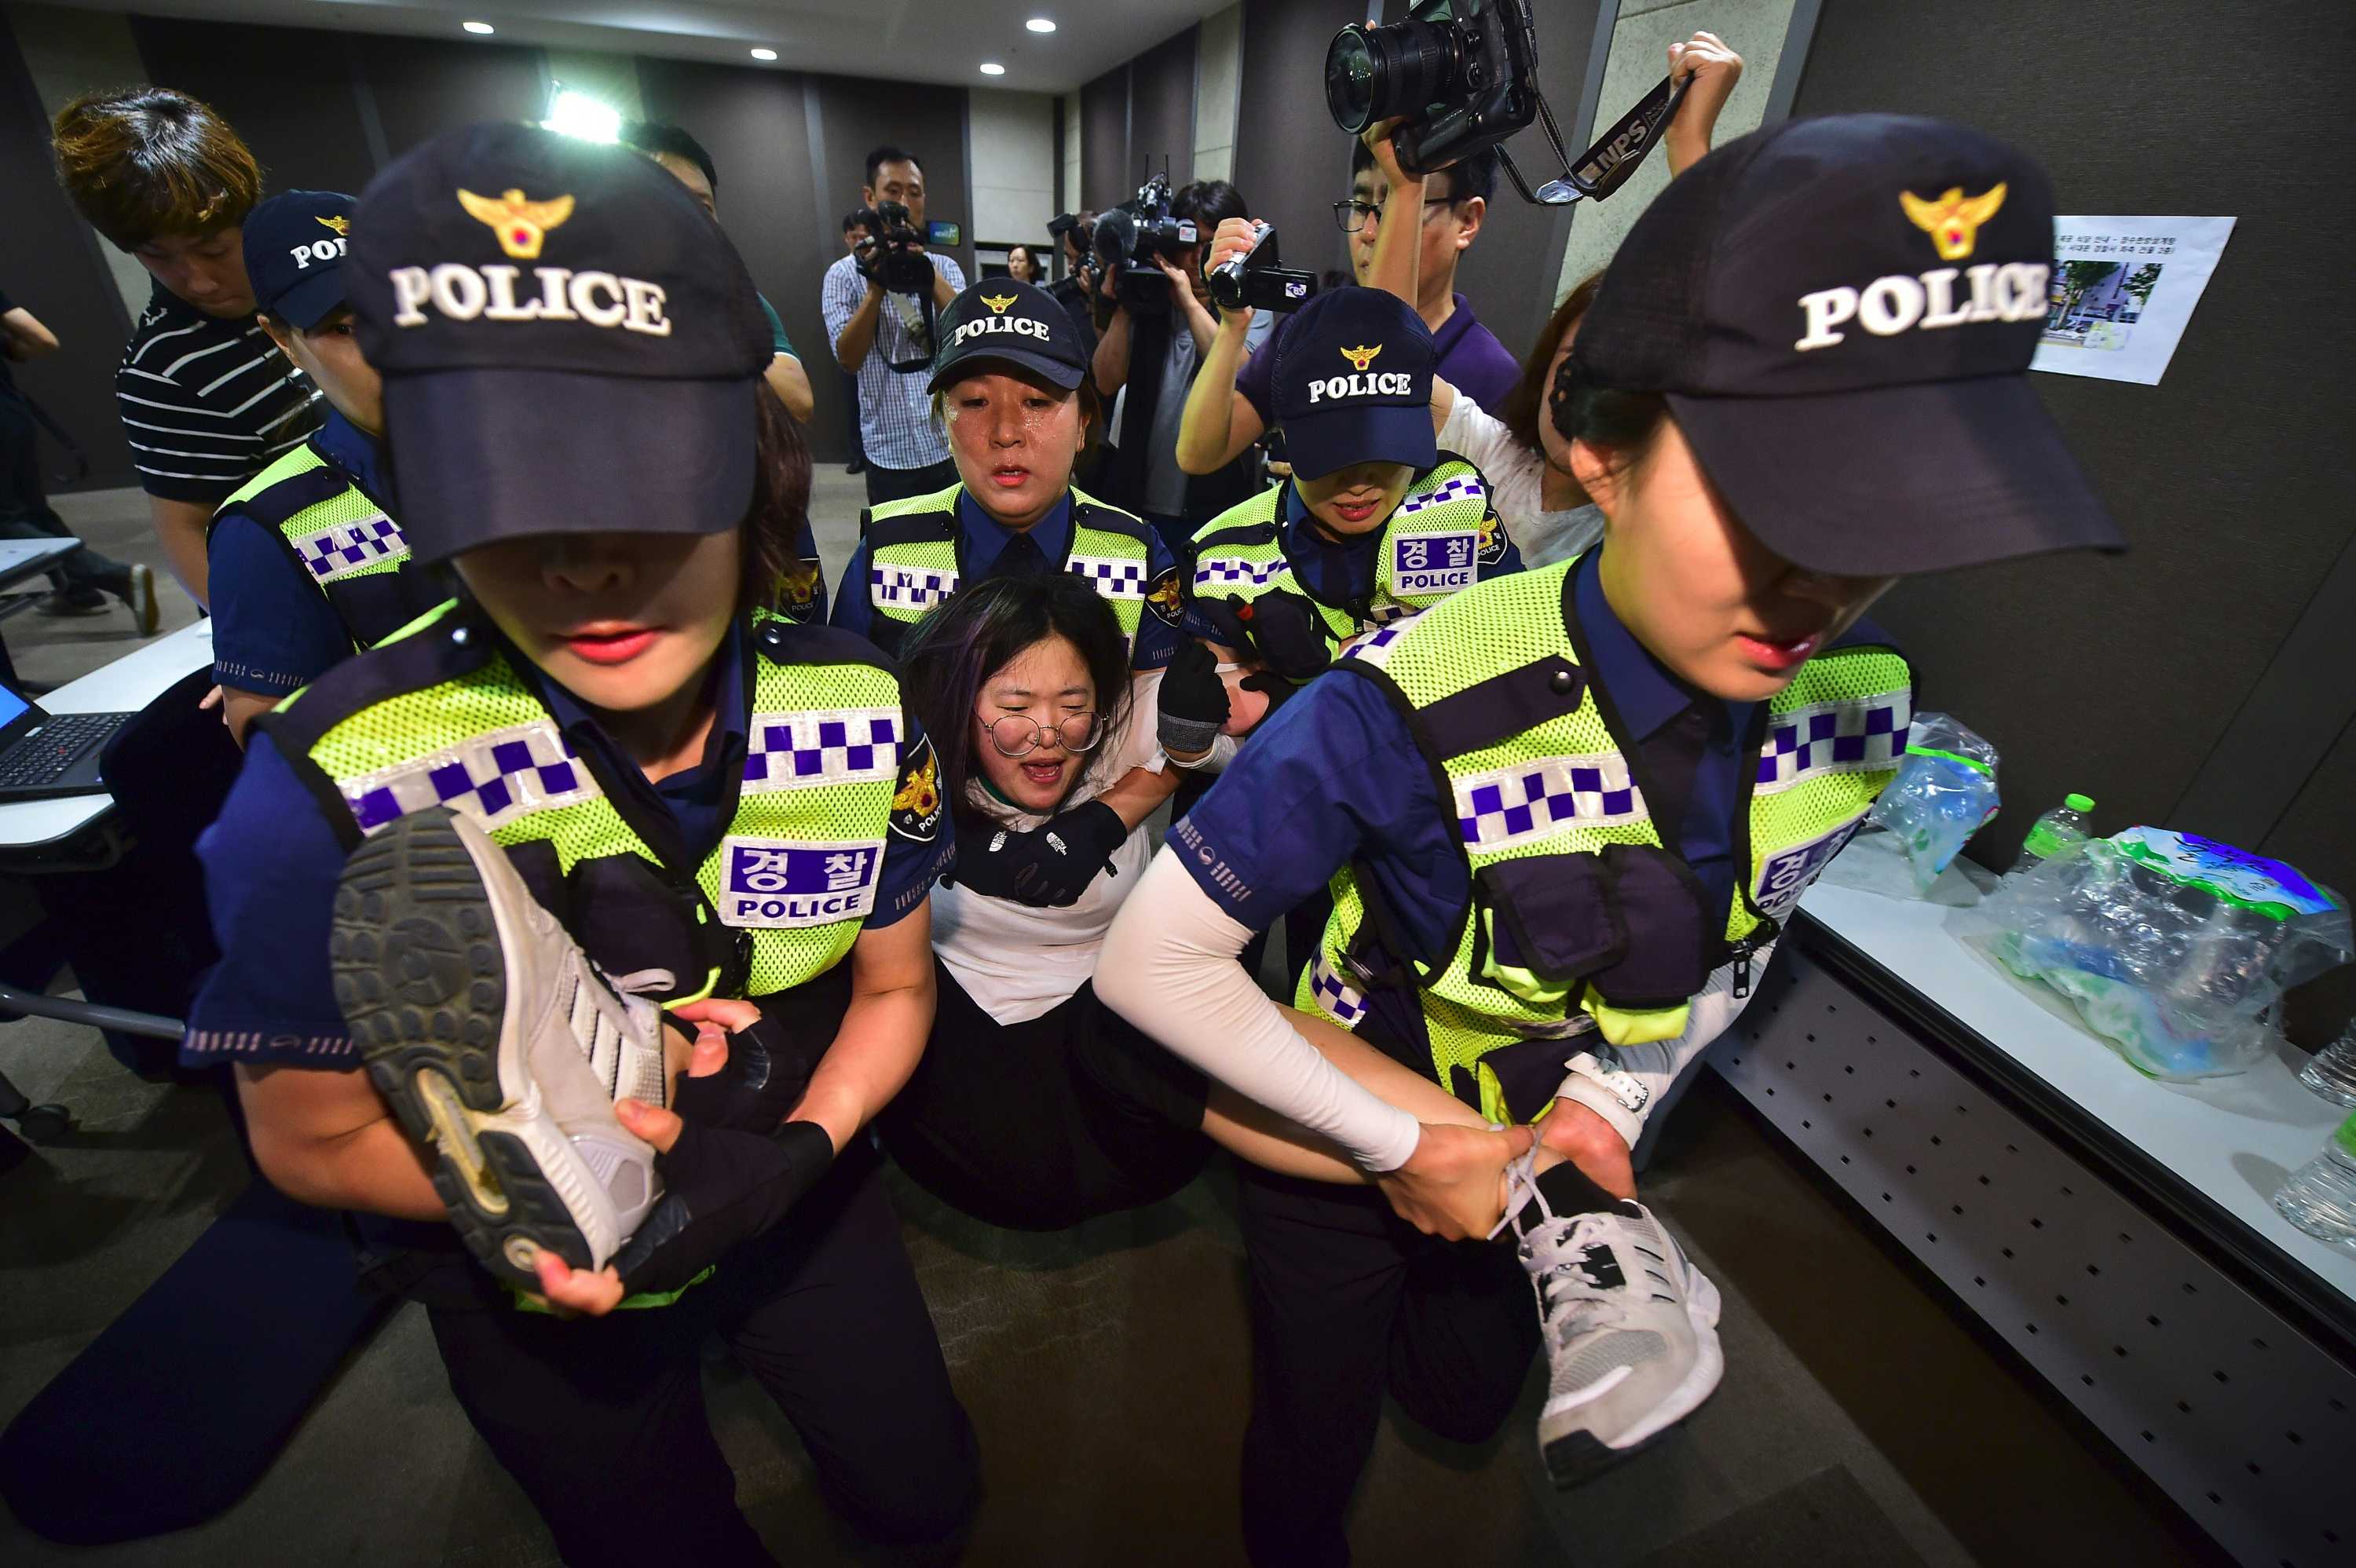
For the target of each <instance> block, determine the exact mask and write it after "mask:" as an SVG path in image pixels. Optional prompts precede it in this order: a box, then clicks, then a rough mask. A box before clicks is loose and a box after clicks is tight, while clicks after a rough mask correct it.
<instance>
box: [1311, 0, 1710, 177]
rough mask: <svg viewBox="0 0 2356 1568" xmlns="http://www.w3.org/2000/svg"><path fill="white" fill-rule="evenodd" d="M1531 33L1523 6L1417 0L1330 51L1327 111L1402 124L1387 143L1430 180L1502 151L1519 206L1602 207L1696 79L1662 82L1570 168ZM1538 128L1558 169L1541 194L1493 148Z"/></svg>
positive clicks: (1350, 125) (1358, 26)
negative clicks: (1586, 202) (1396, 17)
mask: <svg viewBox="0 0 2356 1568" xmlns="http://www.w3.org/2000/svg"><path fill="white" fill-rule="evenodd" d="M1537 58H1538V42H1537V27H1536V25H1535V24H1534V22H1533V21H1532V19H1531V12H1530V6H1529V4H1528V0H1422V4H1420V5H1417V6H1416V7H1415V8H1414V9H1413V10H1411V11H1409V12H1408V15H1407V16H1406V18H1405V19H1404V20H1401V21H1398V22H1390V23H1387V24H1385V25H1383V26H1381V27H1368V26H1366V25H1365V24H1363V23H1355V22H1354V23H1352V24H1351V25H1350V26H1348V27H1344V28H1343V29H1342V30H1341V31H1340V32H1338V33H1336V34H1334V35H1333V43H1331V44H1330V45H1328V46H1327V47H1326V50H1325V106H1326V107H1327V108H1328V109H1329V110H1331V111H1332V112H1333V123H1335V124H1337V125H1339V126H1341V127H1342V129H1343V130H1344V131H1348V132H1350V133H1354V134H1355V133H1358V132H1361V131H1364V130H1365V128H1366V127H1367V126H1369V125H1372V124H1375V123H1377V122H1380V121H1384V120H1390V119H1397V118H1404V119H1405V120H1406V121H1407V122H1408V123H1406V124H1404V125H1401V126H1400V127H1399V128H1398V132H1397V133H1395V135H1394V136H1393V138H1392V143H1391V144H1392V147H1393V149H1394V150H1395V151H1396V152H1397V153H1398V161H1399V167H1401V168H1403V169H1405V170H1407V171H1408V173H1409V174H1417V175H1428V174H1436V173H1438V172H1439V171H1440V170H1441V169H1443V168H1446V167H1447V166H1448V165H1451V164H1453V163H1460V162H1462V160H1464V159H1465V158H1468V157H1471V156H1472V155H1473V154H1475V153H1478V152H1481V151H1483V149H1485V148H1489V147H1497V162H1498V164H1499V165H1501V166H1502V167H1503V168H1504V169H1505V174H1506V176H1507V177H1509V178H1510V179H1512V181H1513V182H1514V188H1515V190H1518V191H1519V192H1521V194H1522V199H1523V200H1524V201H1527V202H1533V203H1536V204H1537V205H1540V206H1546V207H1562V206H1568V205H1569V203H1571V202H1574V201H1578V200H1580V199H1581V198H1582V197H1583V198H1586V199H1590V200H1594V201H1601V200H1602V199H1603V198H1604V197H1608V196H1610V195H1611V194H1612V192H1613V191H1616V190H1618V189H1619V188H1620V187H1622V185H1624V184H1626V183H1627V179H1628V176H1630V175H1632V174H1633V173H1634V172H1635V168H1636V165H1637V164H1638V163H1640V162H1642V161H1643V159H1644V155H1645V154H1646V153H1648V152H1650V151H1651V150H1652V146H1653V144H1654V143H1655V141H1657V140H1658V139H1659V136H1660V133H1661V128H1662V127H1663V126H1665V125H1666V124H1667V123H1669V120H1670V117H1671V116H1673V115H1675V114H1676V112H1677V105H1678V103H1679V102H1680V101H1683V100H1684V97H1685V91H1686V87H1687V83H1689V82H1690V81H1691V80H1692V78H1690V77H1688V78H1687V80H1686V81H1684V82H1679V83H1677V84H1676V86H1675V87H1672V86H1671V85H1670V83H1669V82H1667V81H1665V80H1664V81H1663V82H1662V83H1661V84H1660V86H1658V87H1656V88H1655V89H1654V90H1653V91H1651V92H1650V93H1648V94H1646V95H1645V97H1644V101H1643V102H1641V103H1639V104H1637V105H1636V107H1635V109H1634V110H1633V111H1632V112H1630V113H1629V114H1627V115H1626V116H1625V117H1623V118H1622V120H1621V121H1620V122H1619V123H1616V124H1614V125H1613V126H1612V127H1611V128H1610V129H1609V130H1607V131H1605V132H1604V133H1603V134H1602V135H1601V136H1600V137H1598V138H1597V140H1596V143H1595V145H1594V146H1592V147H1590V148H1589V149H1588V150H1587V152H1586V153H1585V154H1583V155H1581V156H1580V161H1579V164H1578V165H1577V167H1576V169H1574V167H1573V165H1572V163H1571V159H1570V155H1569V153H1568V152H1566V151H1565V150H1564V148H1563V143H1562V133H1561V131H1560V130H1558V128H1557V127H1556V125H1555V121H1554V112H1553V111H1552V110H1551V109H1549V108H1547V101H1546V96H1545V94H1544V93H1542V92H1540V91H1538V80H1537ZM1532 120H1537V122H1539V123H1540V124H1542V125H1543V126H1544V127H1545V130H1546V136H1547V142H1548V144H1551V145H1552V147H1553V149H1554V155H1555V156H1556V158H1557V159H1558V160H1559V161H1560V162H1561V164H1562V175H1561V176H1560V177H1559V178H1556V179H1550V180H1548V181H1547V182H1546V183H1545V184H1544V185H1542V186H1540V187H1538V188H1537V190H1536V191H1533V190H1531V189H1530V187H1529V182H1528V181H1526V180H1525V179H1524V178H1523V177H1522V171H1521V170H1520V169H1518V168H1516V167H1515V166H1514V160H1513V156H1512V155H1511V154H1509V153H1507V152H1506V151H1505V149H1504V148H1503V147H1502V146H1498V144H1500V143H1502V142H1504V141H1505V139H1506V138H1507V137H1509V136H1511V135H1513V134H1514V133H1515V132H1517V131H1520V130H1522V129H1523V128H1524V127H1526V126H1527V125H1528V124H1529V123H1530V122H1531V121H1532Z"/></svg>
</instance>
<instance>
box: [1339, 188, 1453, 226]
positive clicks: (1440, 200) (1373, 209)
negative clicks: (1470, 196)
mask: <svg viewBox="0 0 2356 1568" xmlns="http://www.w3.org/2000/svg"><path fill="white" fill-rule="evenodd" d="M1455 199H1456V198H1455V197H1452V196H1427V197H1424V198H1423V205H1424V208H1425V209H1426V210H1425V212H1424V214H1423V216H1424V217H1426V218H1429V217H1430V216H1431V213H1430V208H1435V207H1446V206H1447V205H1449V204H1450V203H1451V202H1452V201H1454V200H1455ZM1382 220H1383V209H1382V208H1379V207H1377V206H1376V205H1375V204H1374V203H1373V202H1371V201H1355V200H1353V201H1337V202H1335V203H1334V204H1333V221H1334V223H1335V224H1336V225H1337V226H1339V227H1340V229H1341V230H1342V232H1343V233H1344V234H1355V233H1356V232H1358V230H1360V229H1364V228H1365V226H1366V225H1367V224H1369V223H1380V222H1381V221H1382Z"/></svg>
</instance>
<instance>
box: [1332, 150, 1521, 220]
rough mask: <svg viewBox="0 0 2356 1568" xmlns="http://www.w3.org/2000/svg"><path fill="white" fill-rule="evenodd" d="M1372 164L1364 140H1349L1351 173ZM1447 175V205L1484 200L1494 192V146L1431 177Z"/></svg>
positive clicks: (1356, 174) (1495, 153) (1495, 152)
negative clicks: (1475, 199) (1476, 199)
mask: <svg viewBox="0 0 2356 1568" xmlns="http://www.w3.org/2000/svg"><path fill="white" fill-rule="evenodd" d="M1374 166H1375V150H1374V149H1373V148H1372V147H1369V146H1367V145H1366V144H1365V142H1364V141H1360V140H1356V139H1353V140H1352V141H1351V143H1350V177H1351V178H1352V179H1356V178H1357V177H1358V176H1359V175H1360V174H1361V173H1362V172H1364V171H1365V170H1367V169H1371V168H1373V167H1374ZM1441 175H1445V176H1448V205H1449V206H1451V207H1461V206H1462V205H1463V204H1464V203H1465V202H1468V201H1470V200H1472V198H1473V197H1476V196H1477V197H1480V198H1481V199H1482V200H1483V201H1486V200H1488V199H1489V198H1490V197H1493V196H1494V195H1496V194H1497V149H1496V148H1494V147H1483V148H1482V149H1481V150H1480V151H1479V152H1477V153H1475V154H1473V155H1472V156H1471V157H1469V158H1465V159H1463V160H1462V161H1461V162H1458V163H1453V164H1451V165H1448V166H1447V167H1446V168H1444V169H1441V170H1440V171H1439V172H1438V173H1437V174H1434V175H1433V176H1430V177H1432V178H1433V179H1438V178H1439V177H1440V176H1441Z"/></svg>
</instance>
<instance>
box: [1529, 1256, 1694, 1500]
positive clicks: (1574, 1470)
mask: <svg viewBox="0 0 2356 1568" xmlns="http://www.w3.org/2000/svg"><path fill="white" fill-rule="evenodd" d="M1687 1281H1688V1288H1687V1295H1686V1316H1687V1319H1688V1320H1689V1321H1690V1322H1691V1323H1692V1324H1693V1328H1694V1350H1695V1354H1694V1364H1693V1366H1692V1368H1691V1369H1690V1370H1689V1371H1687V1373H1686V1375H1685V1379H1684V1381H1681V1382H1679V1383H1678V1384H1677V1386H1676V1388H1674V1389H1672V1390H1671V1391H1670V1392H1669V1397H1668V1398H1666V1399H1665V1400H1663V1401H1662V1402H1661V1403H1659V1404H1658V1405H1656V1406H1655V1407H1654V1409H1653V1413H1651V1414H1650V1415H1648V1416H1646V1417H1645V1418H1644V1420H1643V1421H1641V1422H1638V1423H1637V1424H1635V1425H1634V1426H1632V1427H1630V1428H1629V1429H1628V1431H1627V1432H1626V1433H1625V1434H1624V1435H1622V1438H1621V1440H1620V1441H1619V1442H1618V1443H1617V1444H1611V1443H1606V1442H1604V1441H1603V1439H1601V1437H1598V1436H1596V1435H1595V1434H1593V1433H1592V1432H1573V1433H1569V1434H1568V1435H1564V1436H1561V1437H1558V1438H1556V1439H1555V1440H1554V1441H1553V1442H1551V1443H1548V1444H1547V1445H1545V1448H1544V1455H1545V1458H1546V1467H1547V1476H1548V1477H1551V1478H1552V1479H1553V1481H1554V1485H1555V1489H1556V1490H1557V1491H1569V1489H1571V1488H1573V1487H1578V1486H1581V1485H1584V1484H1585V1483H1586V1482H1589V1481H1591V1480H1593V1479H1594V1478H1595V1477H1597V1476H1599V1475H1601V1474H1602V1473H1603V1472H1604V1471H1606V1470H1609V1469H1611V1468H1612V1467H1614V1466H1616V1465H1618V1464H1620V1463H1621V1462H1622V1460H1625V1459H1631V1458H1633V1457H1634V1456H1636V1455H1638V1454H1641V1453H1643V1452H1644V1450H1645V1449H1647V1448H1649V1447H1651V1446H1652V1445H1654V1444H1655V1443H1658V1442H1659V1441H1660V1440H1661V1439H1662V1438H1664V1437H1666V1436H1668V1435H1670V1434H1671V1433H1672V1432H1674V1431H1676V1426H1677V1424H1678V1423H1679V1422H1681V1421H1683V1420H1685V1418H1686V1417H1687V1416H1688V1415H1691V1414H1692V1413H1694V1412H1695V1411H1697V1410H1698V1409H1700V1408H1701V1406H1702V1403H1703V1402H1704V1401H1705V1400H1707V1399H1708V1398H1709V1396H1710V1395H1711V1394H1713V1393H1715V1392H1717V1391H1718V1384H1719V1379H1721V1378H1723V1377H1724V1376H1725V1375H1726V1351H1725V1349H1724V1348H1723V1347H1721V1346H1720V1345H1719V1342H1718V1319H1719V1312H1720V1311H1721V1309H1722V1307H1723V1303H1722V1302H1721V1300H1720V1299H1719V1293H1718V1285H1717V1283H1716V1282H1715V1281H1713V1280H1712V1279H1711V1278H1710V1277H1709V1276H1708V1275H1706V1274H1703V1273H1702V1272H1701V1271H1700V1270H1699V1269H1697V1268H1694V1267H1693V1266H1692V1265H1691V1264H1687Z"/></svg>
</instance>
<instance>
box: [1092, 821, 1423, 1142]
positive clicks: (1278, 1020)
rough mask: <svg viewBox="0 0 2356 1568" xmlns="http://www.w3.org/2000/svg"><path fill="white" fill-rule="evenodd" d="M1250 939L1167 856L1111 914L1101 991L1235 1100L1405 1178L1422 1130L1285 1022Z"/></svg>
mask: <svg viewBox="0 0 2356 1568" xmlns="http://www.w3.org/2000/svg"><path fill="white" fill-rule="evenodd" d="M1250 940H1251V932H1250V931H1249V930H1248V928H1247V927H1245V926H1244V925H1243V924H1242V923H1239V922H1237V921H1236V920H1233V919H1231V918H1229V917H1228V916H1227V915H1226V914H1225V913H1224V912H1221V911H1220V909H1219V906H1218V905H1217V904H1215V903H1213V902H1212V901H1211V899H1210V896H1209V895H1208V894H1206V893H1205V892H1204V891H1203V890H1202V889H1201V888H1200V887H1198V886H1196V885H1195V882H1194V877H1193V876H1191V875H1190V874H1189V873H1188V872H1187V870H1186V868H1185V867H1184V866H1183V865H1181V864H1179V863H1178V860H1177V859H1176V857H1175V856H1174V855H1173V854H1172V853H1170V852H1168V851H1164V852H1163V853H1162V854H1160V855H1157V856H1155V857H1154V859H1153V863H1152V864H1151V865H1150V866H1148V867H1147V868H1146V870H1145V875H1144V876H1143V877H1142V878H1141V879H1140V880H1139V881H1138V885H1137V887H1136V889H1135V890H1134V891H1132V892H1130V895H1129V898H1128V900H1127V901H1125V902H1123V903H1122V905H1121V906H1120V912H1119V914H1118V915H1116V916H1114V917H1113V923H1112V930H1111V931H1110V932H1108V933H1106V936H1105V944H1104V951H1103V952H1102V954H1100V955H1098V959H1097V973H1096V987H1097V995H1098V997H1100V998H1101V999H1102V1000H1103V1001H1104V1003H1105V1005H1106V1006H1107V1007H1109V1008H1112V1010H1113V1011H1115V1012H1117V1013H1119V1015H1120V1016H1121V1017H1123V1018H1125V1019H1128V1020H1129V1021H1130V1022H1131V1023H1133V1024H1135V1025H1136V1026H1137V1027H1138V1028H1139V1029H1143V1030H1144V1031H1145V1032H1146V1033H1147V1034H1149V1035H1151V1036H1152V1037H1153V1038H1154V1039H1156V1040H1160V1041H1161V1042H1162V1044H1163V1045H1165V1046H1167V1047H1168V1048H1169V1049H1170V1050H1171V1051H1173V1052H1175V1053H1176V1054H1177V1055H1179V1056H1182V1057H1183V1058H1185V1059H1186V1060H1187V1061H1191V1062H1193V1063H1194V1065H1195V1066H1196V1067H1199V1068H1201V1069H1202V1070H1203V1071H1204V1072H1206V1073H1208V1074H1210V1075H1211V1076H1212V1077H1213V1078H1215V1079H1217V1080H1218V1081H1219V1082H1220V1083H1225V1084H1226V1086H1227V1087H1228V1088H1230V1089H1233V1090H1234V1091H1236V1093H1238V1094H1241V1095H1243V1096H1245V1097H1246V1098H1247V1099H1251V1100H1257V1101H1258V1102H1259V1103H1260V1104H1263V1105H1266V1106H1267V1107H1268V1108H1269V1110H1271V1111H1274V1112H1276V1113H1277V1114H1278V1115H1283V1116H1287V1117H1290V1119H1291V1120H1293V1121H1295V1122H1297V1123H1299V1124H1300V1125H1302V1126H1304V1127H1307V1128H1308V1129H1309V1130H1310V1131H1311V1132H1312V1133H1317V1134H1320V1135H1322V1136H1325V1137H1328V1138H1331V1139H1333V1142H1335V1143H1337V1144H1339V1145H1341V1146H1342V1147H1343V1148H1344V1149H1345V1150H1347V1151H1348V1153H1349V1155H1350V1157H1351V1158H1353V1159H1355V1160H1356V1161H1357V1162H1358V1164H1359V1165H1360V1166H1361V1167H1363V1168H1365V1169H1367V1170H1370V1171H1376V1172H1381V1171H1387V1170H1397V1169H1398V1168H1399V1167H1400V1166H1402V1165H1405V1164H1406V1163H1407V1160H1408V1156H1409V1155H1411V1154H1413V1153H1414V1152H1415V1146H1416V1141H1417V1139H1419V1138H1420V1137H1421V1136H1423V1129H1422V1127H1421V1126H1420V1125H1419V1124H1418V1123H1417V1121H1416V1119H1415V1117H1414V1116H1413V1115H1409V1114H1408V1112H1405V1111H1402V1110H1400V1109H1399V1108H1398V1106H1396V1105H1392V1104H1387V1102H1385V1101H1383V1100H1382V1099H1380V1098H1378V1097H1376V1094H1375V1093H1373V1092H1372V1091H1371V1090H1368V1089H1366V1088H1365V1087H1363V1086H1361V1085H1360V1084H1359V1083H1357V1082H1356V1081H1355V1079H1353V1078H1351V1077H1350V1076H1349V1075H1348V1074H1347V1073H1345V1072H1343V1071H1342V1070H1341V1069H1340V1068H1338V1067H1336V1066H1334V1065H1333V1063H1332V1062H1330V1061H1326V1060H1325V1058H1324V1056H1323V1054H1322V1053H1320V1052H1319V1051H1318V1049H1317V1048H1316V1047H1315V1046H1313V1045H1312V1044H1310V1043H1309V1042H1308V1041H1307V1040H1303V1039H1301V1035H1300V1033H1299V1032H1298V1031H1297V1030H1295V1029H1293V1027H1292V1026H1291V1025H1290V1024H1289V1023H1287V1022H1286V1021H1285V1019H1284V1015H1283V1014H1282V1013H1281V1012H1280V1011H1278V1010H1277V1006H1276V1004H1275V1003H1274V1002H1272V1001H1270V1000H1269V998H1268V996H1267V994H1266V993H1265V992H1263V991H1261V990H1260V988H1259V987H1258V986H1257V985H1255V984H1253V982H1252V977H1251V976H1249V975H1248V974H1247V973H1245V972H1244V967H1243V965H1240V964H1238V963H1237V962H1236V956H1237V955H1238V954H1240V953H1241V952H1242V951H1243V950H1244V944H1246V943H1247V942H1249V941H1250Z"/></svg>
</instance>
